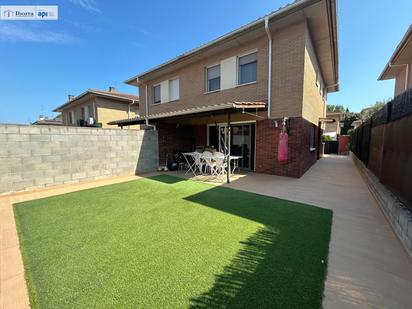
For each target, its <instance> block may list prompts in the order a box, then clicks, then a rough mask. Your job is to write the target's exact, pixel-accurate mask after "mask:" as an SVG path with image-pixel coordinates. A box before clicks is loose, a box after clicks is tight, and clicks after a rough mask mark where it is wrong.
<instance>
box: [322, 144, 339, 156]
mask: <svg viewBox="0 0 412 309" xmlns="http://www.w3.org/2000/svg"><path fill="white" fill-rule="evenodd" d="M338 149H339V142H338V141H326V142H325V154H332V153H333V154H338Z"/></svg>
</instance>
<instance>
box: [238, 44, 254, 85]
mask: <svg viewBox="0 0 412 309" xmlns="http://www.w3.org/2000/svg"><path fill="white" fill-rule="evenodd" d="M255 53H256V80H255V81H253V82H248V83H243V84H241V83H240V80H239V75H240V70H239V68H240V64H239V59H240V58H242V57H245V56H248V55H251V54H255ZM258 56H259V53H258V49H257V48H256V49H252V50H248V51H247V52H244V53H241V54H239V55H237V56H236V87H240V86H246V85H250V84H255V83H257V81H258V66H257V63H258V61H259V59H258Z"/></svg>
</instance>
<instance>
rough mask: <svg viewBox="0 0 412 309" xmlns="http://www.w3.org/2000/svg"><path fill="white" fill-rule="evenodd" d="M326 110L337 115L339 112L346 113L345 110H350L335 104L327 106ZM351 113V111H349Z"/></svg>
mask: <svg viewBox="0 0 412 309" xmlns="http://www.w3.org/2000/svg"><path fill="white" fill-rule="evenodd" d="M326 110H327V111H328V112H329V113H337V112H339V113H344V112H345V110H348V108H345V106H343V105H333V104H331V105H329V104H328V105H327V106H326ZM348 111H349V110H348Z"/></svg>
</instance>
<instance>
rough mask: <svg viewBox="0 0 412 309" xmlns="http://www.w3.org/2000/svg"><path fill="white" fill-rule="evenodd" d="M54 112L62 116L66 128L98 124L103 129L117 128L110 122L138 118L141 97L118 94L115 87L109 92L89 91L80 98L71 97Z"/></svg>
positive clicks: (79, 96) (110, 88)
mask: <svg viewBox="0 0 412 309" xmlns="http://www.w3.org/2000/svg"><path fill="white" fill-rule="evenodd" d="M54 112H59V113H61V114H62V119H63V125H65V126H90V125H97V124H98V125H101V126H102V127H103V128H117V126H113V125H109V124H108V122H110V121H113V120H116V119H120V118H135V117H136V116H138V115H139V97H138V96H137V95H133V94H129V93H120V92H117V91H116V88H114V87H109V91H103V90H96V89H89V90H87V91H85V92H83V93H81V94H80V95H78V96H73V95H69V96H68V101H67V102H65V103H64V104H62V105H60V106H59V107H57V108H56V109H55V110H54Z"/></svg>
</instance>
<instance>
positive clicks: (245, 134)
mask: <svg viewBox="0 0 412 309" xmlns="http://www.w3.org/2000/svg"><path fill="white" fill-rule="evenodd" d="M226 130H227V126H226V125H224V124H221V125H218V126H217V127H216V126H209V141H208V144H209V145H210V146H214V147H215V149H217V150H219V151H220V152H223V153H225V152H226V143H227V135H226ZM253 152H254V124H250V123H248V124H233V125H231V136H230V154H231V155H233V156H241V157H242V159H240V160H239V167H240V168H242V169H252V170H253V160H254V159H253V155H254V154H253Z"/></svg>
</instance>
